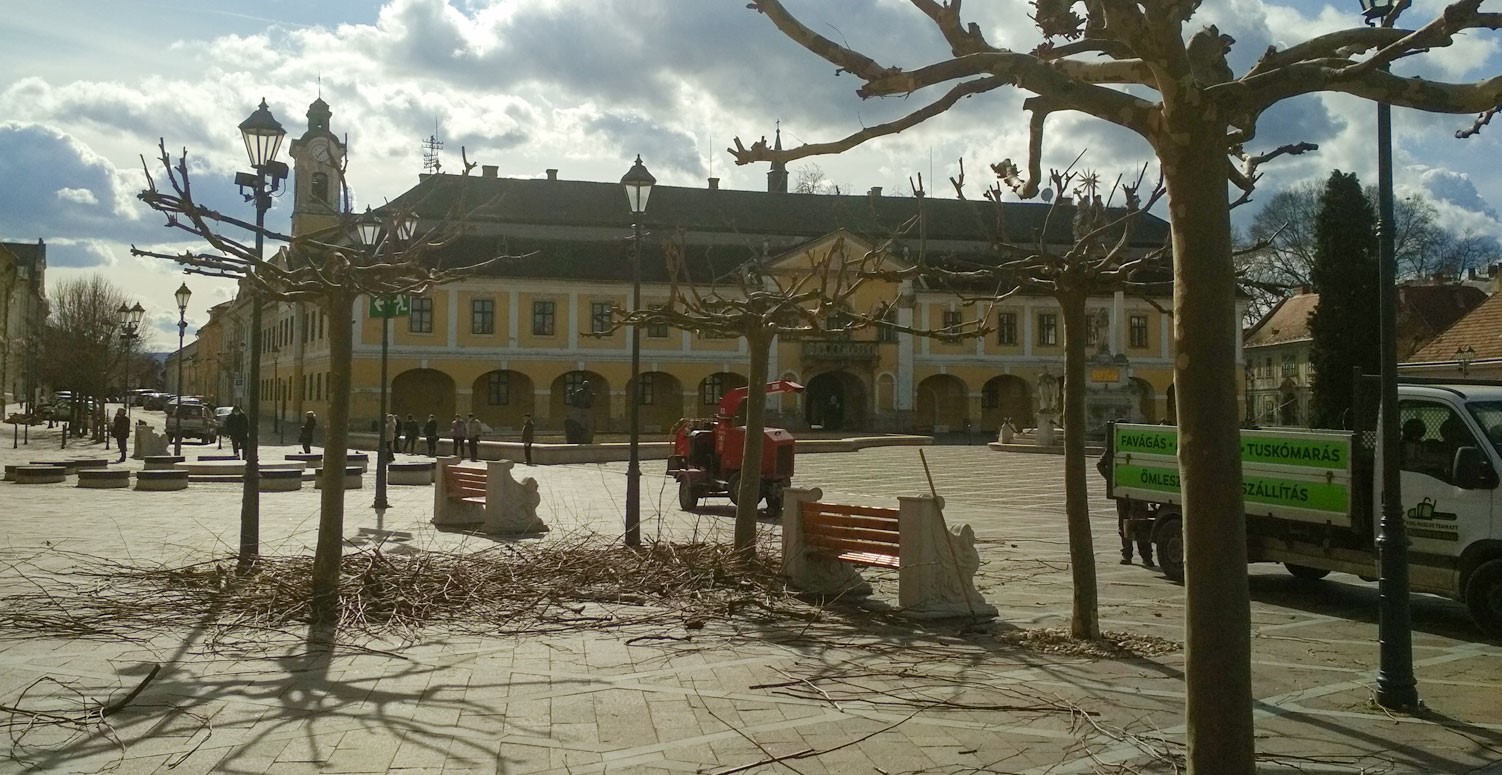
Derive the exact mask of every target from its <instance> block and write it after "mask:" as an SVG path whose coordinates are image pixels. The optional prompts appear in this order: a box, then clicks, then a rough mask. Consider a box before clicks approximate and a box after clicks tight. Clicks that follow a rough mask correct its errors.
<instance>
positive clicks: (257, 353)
mask: <svg viewBox="0 0 1502 775" xmlns="http://www.w3.org/2000/svg"><path fill="white" fill-rule="evenodd" d="M286 136H287V130H285V129H283V128H282V125H281V124H280V123H278V122H277V120H276V118H275V117H273V116H272V115H271V111H270V110H269V109H268V108H267V107H266V100H264V99H263V100H261V105H260V107H258V108H256V110H255V112H254V113H251V114H250V117H249V118H247V119H245V120H244V121H242V122H240V137H241V139H243V140H244V141H245V155H246V156H247V157H249V159H250V166H251V168H252V169H254V170H255V172H253V173H252V172H238V173H235V185H237V186H239V187H240V194H241V195H242V196H244V197H245V201H247V202H251V203H253V204H254V205H255V209H256V263H257V264H259V263H260V262H261V259H262V256H263V255H264V251H265V239H266V237H265V232H266V211H267V210H270V209H271V195H272V194H273V193H275V192H276V191H277V189H279V188H280V187H281V181H283V180H285V179H286V177H287V165H286V164H283V163H281V162H279V161H277V160H276V152H277V151H278V150H279V149H280V148H281V145H282V138H284V137H286ZM244 287H245V288H247V289H250V288H251V287H252V286H251V285H250V284H249V283H247V284H246V285H245V286H244ZM248 349H249V353H248V355H249V356H250V364H249V368H248V372H249V373H248V374H247V375H246V380H245V381H246V385H245V403H247V404H249V406H248V407H247V410H248V412H249V417H247V418H246V419H247V421H248V422H247V424H248V425H249V428H248V429H247V434H246V435H247V438H246V441H245V451H244V455H245V481H244V489H243V492H242V494H241V499H240V558H239V561H240V564H241V565H242V566H243V565H246V564H248V563H249V562H251V561H252V560H254V559H255V557H256V555H257V554H259V553H260V544H261V463H260V452H259V450H258V446H259V444H260V440H261V384H260V381H261V300H260V298H258V297H257V296H256V294H255V292H254V291H253V290H252V291H250V347H249V348H248Z"/></svg>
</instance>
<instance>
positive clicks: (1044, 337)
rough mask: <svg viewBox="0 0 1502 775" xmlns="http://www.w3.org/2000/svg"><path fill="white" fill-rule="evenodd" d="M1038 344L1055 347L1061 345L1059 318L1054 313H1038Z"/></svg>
mask: <svg viewBox="0 0 1502 775" xmlns="http://www.w3.org/2000/svg"><path fill="white" fill-rule="evenodd" d="M1038 344H1039V345H1040V346H1042V347H1054V346H1057V345H1058V344H1059V316H1058V315H1055V314H1054V313H1052V312H1040V313H1038Z"/></svg>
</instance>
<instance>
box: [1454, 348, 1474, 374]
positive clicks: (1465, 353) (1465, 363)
mask: <svg viewBox="0 0 1502 775" xmlns="http://www.w3.org/2000/svg"><path fill="white" fill-rule="evenodd" d="M1474 360H1476V348H1474V347H1472V346H1470V345H1466V346H1465V347H1457V348H1455V363H1456V365H1458V366H1459V367H1460V376H1462V377H1469V376H1471V361H1474Z"/></svg>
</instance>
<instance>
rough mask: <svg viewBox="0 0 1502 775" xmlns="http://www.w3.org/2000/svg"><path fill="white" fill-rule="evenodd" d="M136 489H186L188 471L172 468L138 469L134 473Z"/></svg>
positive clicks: (165, 490) (163, 490)
mask: <svg viewBox="0 0 1502 775" xmlns="http://www.w3.org/2000/svg"><path fill="white" fill-rule="evenodd" d="M136 489H137V490H147V491H151V492H168V491H171V490H186V489H188V472H187V471H178V470H176V469H172V468H167V469H156V470H150V471H140V472H138V473H137V474H136Z"/></svg>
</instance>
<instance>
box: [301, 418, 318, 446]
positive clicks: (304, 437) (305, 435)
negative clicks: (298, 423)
mask: <svg viewBox="0 0 1502 775" xmlns="http://www.w3.org/2000/svg"><path fill="white" fill-rule="evenodd" d="M317 429H318V415H316V414H313V413H312V412H308V413H307V414H305V415H303V419H302V427H301V428H298V429H297V443H299V444H301V445H302V451H303V454H305V455H306V454H309V453H311V452H312V451H313V431H315V430H317Z"/></svg>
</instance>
